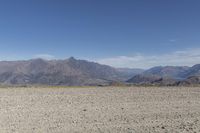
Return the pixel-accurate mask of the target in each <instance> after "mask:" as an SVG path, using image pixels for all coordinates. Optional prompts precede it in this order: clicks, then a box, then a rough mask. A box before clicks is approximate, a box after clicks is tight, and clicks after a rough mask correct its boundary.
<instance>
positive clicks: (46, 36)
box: [0, 0, 200, 68]
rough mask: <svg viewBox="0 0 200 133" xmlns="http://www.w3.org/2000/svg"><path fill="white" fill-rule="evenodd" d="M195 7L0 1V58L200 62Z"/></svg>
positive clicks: (157, 2) (157, 1) (147, 1)
mask: <svg viewBox="0 0 200 133" xmlns="http://www.w3.org/2000/svg"><path fill="white" fill-rule="evenodd" d="M199 7H200V1H199V0H1V1H0V60H20V59H30V58H38V57H42V58H50V59H53V58H56V59H64V58H68V57H70V56H74V57H76V58H79V59H88V60H92V61H96V62H99V63H103V64H108V65H112V66H115V67H141V68H149V67H152V66H155V65H189V66H191V65H193V64H195V63H200V55H199V53H200V15H199V14H200V8H199ZM194 53H195V54H194ZM183 59H184V60H183ZM163 60H165V61H163Z"/></svg>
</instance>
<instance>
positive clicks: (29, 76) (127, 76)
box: [0, 57, 200, 86]
mask: <svg viewBox="0 0 200 133" xmlns="http://www.w3.org/2000/svg"><path fill="white" fill-rule="evenodd" d="M113 82H115V83H116V82H120V83H124V84H151V85H191V84H200V64H197V65H194V66H192V67H187V66H164V67H163V66H157V67H153V68H151V69H148V70H143V69H130V68H114V67H111V66H107V65H102V64H98V63H95V62H90V61H86V60H78V59H75V58H74V57H70V58H68V59H65V60H44V59H31V60H24V61H0V84H3V85H27V84H28V85H67V86H88V85H93V86H97V85H100V86H104V85H110V84H112V83H113Z"/></svg>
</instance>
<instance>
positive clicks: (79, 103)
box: [0, 87, 200, 133]
mask: <svg viewBox="0 0 200 133" xmlns="http://www.w3.org/2000/svg"><path fill="white" fill-rule="evenodd" d="M13 132H16V133H96V132H97V133H118V132H119V133H141V132H144V133H145V132H148V133H149V132H152V133H162V132H163V133H166V132H169V133H175V132H176V133H177V132H181V133H190V132H191V133H199V132H200V88H197V87H196V88H186V87H185V88H170V87H162V88H157V87H155V88H153V87H146V88H145V87H125V88H123V87H99V88H98V87H97V88H95V87H94V88H10V89H6V88H1V89H0V133H13Z"/></svg>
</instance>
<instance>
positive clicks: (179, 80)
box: [127, 64, 200, 85]
mask: <svg viewBox="0 0 200 133" xmlns="http://www.w3.org/2000/svg"><path fill="white" fill-rule="evenodd" d="M199 79H200V64H197V65H194V66H192V67H187V66H164V67H162V66H157V67H153V68H150V69H148V70H146V71H144V72H142V73H140V74H138V75H135V76H133V77H132V78H130V79H129V80H128V81H127V82H128V83H132V84H157V85H194V84H199V83H200V80H199Z"/></svg>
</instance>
